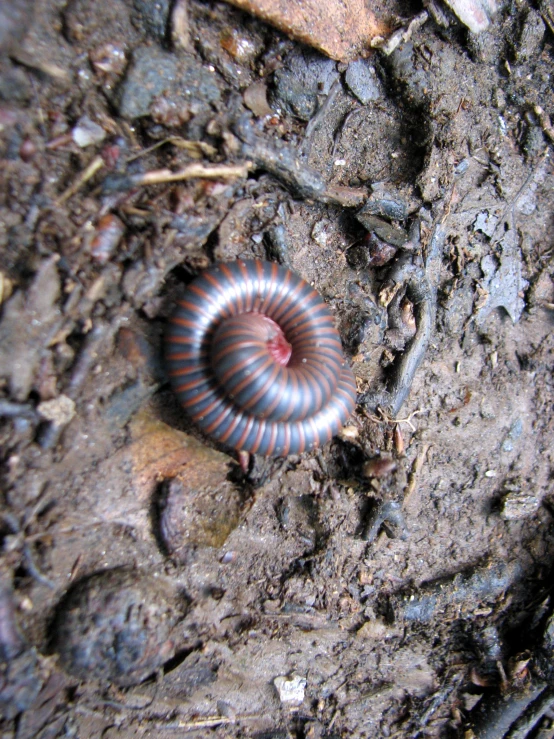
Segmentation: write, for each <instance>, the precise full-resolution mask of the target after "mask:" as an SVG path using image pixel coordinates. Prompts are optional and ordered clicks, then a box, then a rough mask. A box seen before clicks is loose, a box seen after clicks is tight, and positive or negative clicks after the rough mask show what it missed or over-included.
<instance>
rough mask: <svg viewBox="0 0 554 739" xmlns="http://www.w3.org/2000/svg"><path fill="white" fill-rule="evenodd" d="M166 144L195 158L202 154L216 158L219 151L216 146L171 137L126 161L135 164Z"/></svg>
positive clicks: (157, 142) (179, 137)
mask: <svg viewBox="0 0 554 739" xmlns="http://www.w3.org/2000/svg"><path fill="white" fill-rule="evenodd" d="M165 144H173V146H176V147H177V148H178V149H184V150H185V151H186V152H187V153H188V154H190V155H191V156H195V157H200V156H201V155H202V154H206V155H207V156H214V155H215V154H216V153H217V149H216V148H215V147H214V146H212V145H211V144H206V143H205V142H204V141H190V140H189V139H184V138H182V137H181V136H169V137H168V138H167V139H163V140H162V141H156V143H155V144H152V146H148V147H147V148H146V149H142V150H141V151H139V152H138V153H137V154H133V155H132V156H130V157H128V159H127V160H126V161H127V163H129V162H134V161H135V160H136V159H140V158H141V157H144V156H146V155H147V154H150V153H151V152H153V151H156V149H159V148H160V147H161V146H165Z"/></svg>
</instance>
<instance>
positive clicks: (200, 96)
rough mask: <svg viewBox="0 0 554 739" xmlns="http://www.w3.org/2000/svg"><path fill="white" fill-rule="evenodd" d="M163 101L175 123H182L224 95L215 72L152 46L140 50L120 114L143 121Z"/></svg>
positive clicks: (123, 91) (125, 87) (121, 99)
mask: <svg viewBox="0 0 554 739" xmlns="http://www.w3.org/2000/svg"><path fill="white" fill-rule="evenodd" d="M161 98H163V99H164V100H165V102H166V106H165V107H166V108H167V109H168V110H172V111H173V114H174V119H175V121H176V122H180V123H182V122H184V121H187V120H189V119H190V118H192V117H193V116H195V115H198V114H200V113H201V112H202V111H206V109H209V108H210V105H211V104H212V103H216V102H217V101H218V100H219V99H220V93H219V88H218V87H217V84H216V81H215V75H214V74H213V72H210V71H209V70H208V69H207V68H206V67H203V66H202V65H201V64H198V62H196V61H194V60H192V59H178V58H177V57H176V56H174V55H173V54H169V53H167V52H165V51H161V50H160V49H156V48H152V47H148V46H147V47H142V48H139V49H137V51H136V52H135V54H134V57H133V64H132V67H131V69H130V71H129V73H128V74H127V77H126V78H125V81H124V82H123V85H122V87H121V90H120V96H119V112H120V113H121V115H122V116H124V117H125V118H130V119H132V118H141V117H143V116H147V115H149V114H150V113H151V106H152V103H153V102H154V101H155V100H159V99H161ZM168 118H169V116H168ZM159 122H162V123H166V121H165V120H160V121H159ZM167 123H168V125H172V124H171V122H169V120H168V121H167Z"/></svg>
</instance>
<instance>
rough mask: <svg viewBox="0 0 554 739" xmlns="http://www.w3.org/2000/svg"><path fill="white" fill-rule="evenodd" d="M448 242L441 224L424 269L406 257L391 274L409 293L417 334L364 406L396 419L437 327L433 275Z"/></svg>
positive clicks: (364, 401) (394, 281)
mask: <svg viewBox="0 0 554 739" xmlns="http://www.w3.org/2000/svg"><path fill="white" fill-rule="evenodd" d="M445 239H446V231H445V229H444V228H443V226H442V225H441V224H437V225H436V226H435V229H434V231H433V235H432V237H431V241H430V244H429V250H428V254H427V259H426V261H425V267H424V268H421V267H418V266H417V265H415V264H414V263H413V261H412V258H411V256H410V255H409V254H406V255H404V256H403V257H401V258H400V259H399V260H398V261H397V262H396V263H395V265H394V266H393V268H392V270H391V272H390V273H389V280H388V281H389V282H390V283H395V284H396V285H398V286H405V287H406V294H407V295H408V296H409V297H410V299H411V300H412V302H413V304H414V312H415V315H416V321H417V332H416V335H415V336H414V338H413V339H412V341H411V343H410V344H409V346H408V349H407V350H406V351H405V352H404V354H403V355H402V356H401V358H400V361H399V362H398V364H397V365H396V368H395V370H396V371H395V374H394V376H393V378H392V380H391V381H390V383H389V387H388V388H387V390H386V391H381V392H378V393H368V394H366V395H365V397H364V398H363V403H364V405H365V406H366V408H367V407H369V408H373V409H375V408H378V407H379V406H381V407H382V408H383V409H384V410H385V411H386V413H388V414H389V415H390V416H391V417H393V418H394V417H395V416H397V415H398V413H399V411H400V408H401V407H402V405H403V404H404V401H405V400H406V398H407V397H408V395H409V393H410V390H411V387H412V383H413V381H414V377H415V374H416V372H417V370H418V368H419V366H420V364H421V362H422V361H423V357H424V356H425V352H426V351H427V347H428V346H429V342H430V340H431V336H432V333H433V329H434V325H435V312H436V303H437V279H436V277H435V276H434V274H433V273H434V272H435V271H436V268H437V265H438V264H439V263H440V258H441V256H442V250H443V246H444V242H445Z"/></svg>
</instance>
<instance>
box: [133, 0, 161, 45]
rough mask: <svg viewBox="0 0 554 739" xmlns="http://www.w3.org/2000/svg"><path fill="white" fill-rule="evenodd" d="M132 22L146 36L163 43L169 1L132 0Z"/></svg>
mask: <svg viewBox="0 0 554 739" xmlns="http://www.w3.org/2000/svg"><path fill="white" fill-rule="evenodd" d="M133 6H134V12H133V16H132V18H133V22H134V23H136V24H137V25H138V26H139V27H140V28H141V29H142V30H143V31H144V32H145V34H146V35H147V36H150V38H153V39H154V40H155V41H159V42H163V41H164V39H165V37H166V34H167V25H168V17H169V8H170V2H169V0H134V1H133Z"/></svg>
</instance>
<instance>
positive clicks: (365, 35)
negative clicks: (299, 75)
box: [227, 0, 393, 62]
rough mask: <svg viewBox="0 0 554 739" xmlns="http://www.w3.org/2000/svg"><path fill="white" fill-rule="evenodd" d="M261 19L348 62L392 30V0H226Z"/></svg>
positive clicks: (331, 55) (339, 59)
mask: <svg viewBox="0 0 554 739" xmlns="http://www.w3.org/2000/svg"><path fill="white" fill-rule="evenodd" d="M227 1H228V2H229V3H230V4H231V5H234V6H235V7H237V8H240V9H241V10H246V11H247V12H249V13H252V15H255V16H257V17H258V18H261V19H262V20H264V21H267V22H268V23H271V24H272V25H273V26H276V27H277V28H278V29H279V30H281V31H283V32H284V33H286V34H287V35H288V36H290V37H291V38H293V39H295V40H296V41H301V42H302V43H304V44H308V45H309V46H313V47H315V48H316V49H319V50H320V51H322V52H323V53H324V54H326V55H327V56H329V57H331V59H335V60H337V61H341V62H349V61H352V60H353V59H356V58H358V57H360V56H363V55H364V52H367V51H368V50H369V49H370V48H371V41H372V39H374V38H376V37H383V36H387V35H388V34H389V33H390V31H391V30H393V29H392V27H391V26H392V24H391V21H390V20H389V19H390V18H391V16H392V12H393V9H392V8H391V3H390V1H389V2H388V3H387V2H383V0H380V1H379V2H374V3H372V10H370V9H369V3H368V2H367V1H366V0H327V1H326V2H325V3H324V5H322V3H321V1H320V0H227Z"/></svg>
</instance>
